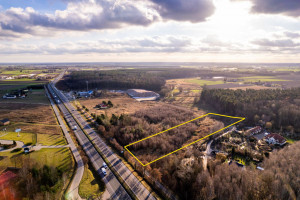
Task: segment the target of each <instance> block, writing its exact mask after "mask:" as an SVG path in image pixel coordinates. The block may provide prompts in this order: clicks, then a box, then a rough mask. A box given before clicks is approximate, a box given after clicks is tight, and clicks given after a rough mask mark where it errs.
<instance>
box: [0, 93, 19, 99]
mask: <svg viewBox="0 0 300 200" xmlns="http://www.w3.org/2000/svg"><path fill="white" fill-rule="evenodd" d="M2 98H3V99H16V98H17V96H16V95H11V94H6V95H3V97H2Z"/></svg>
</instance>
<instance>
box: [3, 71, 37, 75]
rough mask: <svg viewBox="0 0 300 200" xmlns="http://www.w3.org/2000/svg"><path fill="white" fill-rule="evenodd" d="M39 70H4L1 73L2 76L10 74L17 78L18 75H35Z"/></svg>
mask: <svg viewBox="0 0 300 200" xmlns="http://www.w3.org/2000/svg"><path fill="white" fill-rule="evenodd" d="M40 71H41V70H4V71H2V73H1V74H2V75H3V74H5V75H6V74H10V75H13V76H18V75H25V74H32V73H36V72H40Z"/></svg>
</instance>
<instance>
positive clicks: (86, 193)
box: [78, 166, 103, 199]
mask: <svg viewBox="0 0 300 200" xmlns="http://www.w3.org/2000/svg"><path fill="white" fill-rule="evenodd" d="M78 193H79V195H80V196H81V197H82V198H85V199H89V198H93V199H95V198H96V197H99V196H101V195H102V193H103V191H100V188H99V185H98V184H97V181H96V180H95V177H94V175H93V173H92V172H91V171H90V170H89V168H88V167H87V166H86V167H85V168H84V173H83V176H82V179H81V181H80V184H79V188H78Z"/></svg>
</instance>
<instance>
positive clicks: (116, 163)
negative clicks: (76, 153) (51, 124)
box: [48, 73, 156, 200]
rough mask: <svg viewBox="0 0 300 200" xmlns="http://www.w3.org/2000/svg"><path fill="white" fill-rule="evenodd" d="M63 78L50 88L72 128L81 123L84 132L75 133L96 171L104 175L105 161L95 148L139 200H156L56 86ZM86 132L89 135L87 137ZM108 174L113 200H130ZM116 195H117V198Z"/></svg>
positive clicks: (107, 178)
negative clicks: (102, 170)
mask: <svg viewBox="0 0 300 200" xmlns="http://www.w3.org/2000/svg"><path fill="white" fill-rule="evenodd" d="M62 76H63V73H62V74H60V75H59V76H58V77H57V78H56V79H55V80H54V81H53V82H52V83H50V84H49V85H48V87H49V88H50V89H51V90H52V92H53V93H54V94H56V95H57V97H59V99H57V100H59V101H60V102H59V104H58V105H59V106H60V109H61V111H62V112H63V114H64V116H65V118H66V119H67V121H68V123H69V124H70V126H71V127H74V126H76V125H77V122H78V123H80V126H79V125H77V126H78V127H83V129H84V131H82V130H81V129H78V130H76V131H75V135H76V137H77V138H78V140H79V142H80V144H81V145H82V146H83V149H85V151H86V152H87V154H88V156H89V158H90V160H91V161H92V164H93V166H94V167H95V169H96V171H98V172H99V173H100V174H101V175H102V173H101V170H100V168H101V166H102V163H103V160H102V158H101V156H100V155H99V153H98V152H97V150H96V149H95V148H97V149H98V151H101V152H102V154H103V155H104V156H105V158H106V159H107V160H108V162H110V164H111V166H112V167H113V168H114V170H115V171H116V172H117V173H118V176H120V177H121V178H122V179H123V181H125V183H126V184H127V186H128V187H129V189H130V190H131V192H133V193H134V195H135V196H136V198H137V199H140V200H144V199H145V200H146V199H147V200H150V199H151V200H152V199H153V200H154V199H156V198H155V197H154V196H153V195H152V194H151V193H150V191H149V190H147V189H146V188H145V186H144V185H143V184H142V183H141V182H140V181H139V180H138V179H137V178H136V177H135V176H134V175H133V174H132V173H131V171H130V170H129V169H128V168H127V166H126V165H125V164H124V163H123V162H122V160H121V159H120V158H118V156H117V155H116V154H115V153H114V152H113V151H112V149H111V148H110V147H109V146H107V145H106V143H105V142H103V140H102V139H101V138H100V136H99V135H98V134H97V133H96V132H95V131H94V129H93V128H91V127H90V126H89V124H88V123H87V121H86V120H85V119H83V118H82V116H81V114H80V113H79V112H78V111H77V110H76V109H75V108H74V107H73V105H72V104H71V103H70V102H69V100H68V98H67V97H66V96H65V95H64V94H63V93H62V92H61V91H59V90H58V89H57V88H56V87H55V86H54V84H55V83H56V82H57V81H58V80H59V79H60V78H62ZM69 111H70V112H71V113H70V112H69ZM76 121H77V122H76ZM84 132H85V133H86V134H87V135H85V133H84ZM87 136H88V137H89V138H90V139H91V141H92V142H93V143H94V145H95V146H94V145H93V144H92V143H91V141H90V140H89V139H88V137H87ZM107 172H108V173H107V175H106V176H104V180H106V181H105V182H107V184H108V185H109V186H110V187H111V188H113V190H114V193H112V198H113V199H126V198H129V195H128V193H127V192H126V191H125V189H124V188H123V187H122V186H121V185H120V183H119V182H118V180H117V178H116V177H115V176H114V174H113V173H112V172H111V170H109V169H108V170H107ZM124 191H125V192H126V193H125V192H124ZM115 194H117V196H115ZM119 195H121V196H119Z"/></svg>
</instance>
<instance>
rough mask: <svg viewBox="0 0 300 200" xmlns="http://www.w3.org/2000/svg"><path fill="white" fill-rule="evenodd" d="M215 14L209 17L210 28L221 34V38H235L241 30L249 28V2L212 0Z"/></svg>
mask: <svg viewBox="0 0 300 200" xmlns="http://www.w3.org/2000/svg"><path fill="white" fill-rule="evenodd" d="M214 4H215V6H216V11H215V14H214V15H213V16H212V17H211V18H210V19H209V26H210V28H211V30H212V31H213V32H215V33H218V35H220V36H222V37H221V39H227V40H231V39H236V38H237V37H240V33H241V32H245V31H246V30H247V29H250V26H249V21H250V15H249V10H250V8H251V3H249V2H232V1H229V0H214Z"/></svg>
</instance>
